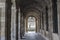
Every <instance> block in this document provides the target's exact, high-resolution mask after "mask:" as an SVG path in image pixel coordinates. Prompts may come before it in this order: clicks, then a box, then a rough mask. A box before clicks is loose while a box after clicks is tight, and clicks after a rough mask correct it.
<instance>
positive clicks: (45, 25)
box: [43, 11, 46, 36]
mask: <svg viewBox="0 0 60 40" xmlns="http://www.w3.org/2000/svg"><path fill="white" fill-rule="evenodd" d="M43 17H44V35H45V36H46V11H44V16H43Z"/></svg>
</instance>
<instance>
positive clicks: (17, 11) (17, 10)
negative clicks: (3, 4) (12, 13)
mask: <svg viewBox="0 0 60 40" xmlns="http://www.w3.org/2000/svg"><path fill="white" fill-rule="evenodd" d="M18 13H19V9H16V40H18Z"/></svg>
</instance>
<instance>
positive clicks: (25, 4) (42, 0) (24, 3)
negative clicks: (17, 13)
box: [16, 0, 49, 12]
mask: <svg viewBox="0 0 60 40" xmlns="http://www.w3.org/2000/svg"><path fill="white" fill-rule="evenodd" d="M16 1H17V6H18V5H19V7H20V10H21V12H28V10H29V11H31V10H38V11H43V10H44V7H45V6H46V5H47V3H48V2H49V1H48V0H16Z"/></svg>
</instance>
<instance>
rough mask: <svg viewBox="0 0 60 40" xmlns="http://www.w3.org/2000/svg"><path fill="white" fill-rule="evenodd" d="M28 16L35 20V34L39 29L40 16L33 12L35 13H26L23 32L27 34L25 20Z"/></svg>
mask: <svg viewBox="0 0 60 40" xmlns="http://www.w3.org/2000/svg"><path fill="white" fill-rule="evenodd" d="M30 16H33V17H35V18H36V32H39V29H38V28H40V25H39V24H40V19H39V18H40V14H39V13H38V12H35V11H29V12H27V13H26V15H25V32H27V29H26V28H27V25H26V24H27V19H28V17H30Z"/></svg>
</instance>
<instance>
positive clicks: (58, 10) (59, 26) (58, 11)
mask: <svg viewBox="0 0 60 40" xmlns="http://www.w3.org/2000/svg"><path fill="white" fill-rule="evenodd" d="M57 14H58V35H59V40H60V0H57Z"/></svg>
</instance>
